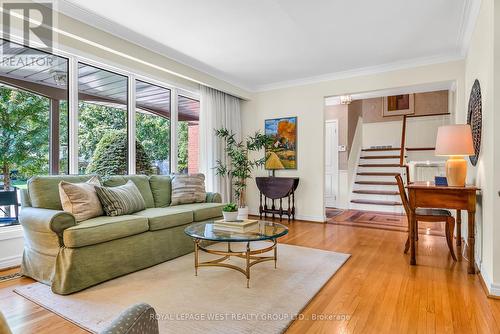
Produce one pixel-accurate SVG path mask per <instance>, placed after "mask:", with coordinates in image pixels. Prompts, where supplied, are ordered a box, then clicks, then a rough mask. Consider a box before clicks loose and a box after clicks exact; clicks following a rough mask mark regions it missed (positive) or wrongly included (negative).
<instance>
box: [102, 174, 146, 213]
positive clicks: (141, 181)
mask: <svg viewBox="0 0 500 334" xmlns="http://www.w3.org/2000/svg"><path fill="white" fill-rule="evenodd" d="M128 180H132V181H133V182H134V183H135V185H136V186H137V188H138V189H139V191H140V192H141V195H142V198H144V202H145V203H146V208H154V206H155V202H154V199H153V193H152V192H151V187H150V186H149V177H148V176H146V175H115V176H109V177H107V178H105V179H104V180H103V182H102V184H103V186H105V187H116V186H123V185H124V184H125V183H127V181H128Z"/></svg>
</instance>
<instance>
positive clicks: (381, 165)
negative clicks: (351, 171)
mask: <svg viewBox="0 0 500 334" xmlns="http://www.w3.org/2000/svg"><path fill="white" fill-rule="evenodd" d="M358 166H359V167H401V166H400V165H399V164H359V165H358Z"/></svg>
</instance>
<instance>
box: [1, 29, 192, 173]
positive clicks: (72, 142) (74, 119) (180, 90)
mask: <svg viewBox="0 0 500 334" xmlns="http://www.w3.org/2000/svg"><path fill="white" fill-rule="evenodd" d="M4 39H5V40H7V41H10V42H13V43H17V44H20V45H23V46H25V47H29V48H32V49H36V50H38V51H42V50H40V48H39V47H43V45H42V44H40V43H36V42H33V43H31V44H33V45H30V46H26V45H25V43H24V41H23V39H22V38H20V37H19V36H8V38H4ZM37 46H39V47H37ZM42 52H45V51H42ZM109 52H110V53H113V52H114V51H113V50H110V51H109ZM45 53H47V54H51V55H54V56H58V57H62V58H65V59H67V60H68V67H69V71H68V95H69V96H68V118H69V121H68V125H69V126H68V139H69V140H68V142H69V143H68V165H69V167H68V169H69V170H68V173H69V174H70V175H72V174H78V157H79V152H78V64H79V63H84V64H87V65H90V66H94V67H97V68H99V69H103V70H105V71H109V72H113V73H116V74H119V75H123V76H125V77H127V78H128V108H127V109H128V124H127V125H128V126H127V131H128V142H129V148H128V162H129V163H128V173H129V174H131V175H133V174H135V160H136V154H135V145H133V143H135V139H136V134H135V108H131V107H130V106H134V107H135V80H139V81H143V82H146V83H150V84H152V85H155V86H159V87H162V88H166V89H170V92H171V96H170V109H171V110H170V112H171V118H170V128H171V132H170V172H171V173H176V172H177V131H176V130H177V119H178V117H177V111H178V108H177V107H178V106H177V100H178V95H182V96H184V97H187V98H191V99H195V100H198V101H200V102H201V96H200V92H199V91H198V90H192V88H187V87H186V86H184V87H183V86H182V84H178V83H172V82H167V81H166V80H165V79H162V78H160V77H157V76H154V75H151V74H149V73H146V72H140V70H137V69H134V68H129V67H128V66H124V65H120V64H115V63H113V62H112V61H109V60H105V59H101V58H99V57H97V56H95V55H90V54H86V55H83V54H76V53H75V51H66V50H62V49H59V48H57V47H54V48H53V49H52V52H45ZM117 56H119V57H120V55H119V54H117ZM121 57H123V56H121ZM165 71H167V72H168V70H165ZM132 162H133V163H132Z"/></svg>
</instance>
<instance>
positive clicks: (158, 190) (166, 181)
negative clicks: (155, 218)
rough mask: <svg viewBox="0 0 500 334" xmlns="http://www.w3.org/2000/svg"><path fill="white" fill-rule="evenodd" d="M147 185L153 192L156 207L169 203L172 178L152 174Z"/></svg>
mask: <svg viewBox="0 0 500 334" xmlns="http://www.w3.org/2000/svg"><path fill="white" fill-rule="evenodd" d="M149 185H150V187H151V192H152V193H153V199H154V203H155V207H156V208H164V207H167V206H169V205H170V201H171V196H172V179H171V178H170V176H167V175H152V176H151V177H150V178H149Z"/></svg>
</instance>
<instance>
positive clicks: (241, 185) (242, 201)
mask: <svg viewBox="0 0 500 334" xmlns="http://www.w3.org/2000/svg"><path fill="white" fill-rule="evenodd" d="M215 135H216V136H217V137H219V138H221V139H223V140H224V143H225V152H226V155H227V159H226V161H225V162H222V161H220V160H217V165H216V167H215V169H216V174H217V175H219V176H222V177H227V178H229V180H230V182H231V185H232V188H231V190H232V191H234V197H235V198H236V200H237V202H238V212H239V215H238V219H242V220H243V219H248V207H247V203H246V196H245V190H246V188H247V179H249V178H251V177H252V171H253V169H254V168H256V167H260V166H263V165H264V163H265V162H266V158H265V157H262V158H260V159H251V158H250V157H249V153H250V152H257V151H260V150H261V149H263V148H265V147H268V146H269V145H271V144H272V138H270V137H269V136H266V135H264V134H262V133H260V132H258V131H257V132H256V133H255V134H254V135H253V136H248V137H247V138H245V140H243V141H237V140H236V139H235V136H236V135H235V134H234V133H232V132H230V131H229V130H227V129H225V128H222V129H219V130H215ZM230 196H231V197H230V198H233V193H231V194H230Z"/></svg>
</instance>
